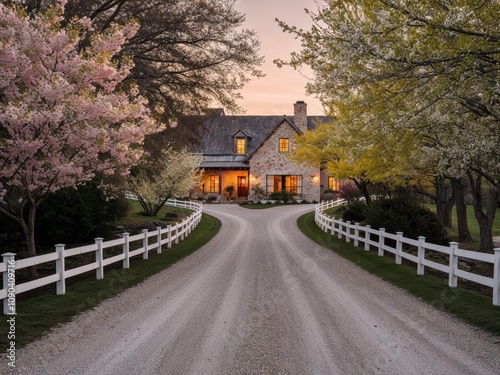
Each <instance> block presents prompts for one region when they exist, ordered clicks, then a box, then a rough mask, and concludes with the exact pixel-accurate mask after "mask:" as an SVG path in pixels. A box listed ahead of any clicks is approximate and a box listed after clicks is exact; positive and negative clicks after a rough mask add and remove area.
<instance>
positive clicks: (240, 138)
mask: <svg viewBox="0 0 500 375" xmlns="http://www.w3.org/2000/svg"><path fill="white" fill-rule="evenodd" d="M232 137H233V139H234V153H235V154H236V155H246V154H247V152H248V140H249V139H250V138H252V137H251V136H250V134H248V133H247V132H246V131H243V130H241V129H240V130H238V131H237V132H236V133H234V134H233V136H232Z"/></svg>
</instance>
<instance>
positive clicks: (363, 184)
mask: <svg viewBox="0 0 500 375" xmlns="http://www.w3.org/2000/svg"><path fill="white" fill-rule="evenodd" d="M352 181H354V184H355V185H356V187H357V188H358V189H359V191H360V192H361V194H363V197H365V202H366V204H367V205H368V206H369V205H370V204H371V201H372V198H371V196H370V193H369V192H368V185H369V184H370V182H369V181H366V180H364V179H363V178H360V179H359V181H358V180H356V179H355V178H352Z"/></svg>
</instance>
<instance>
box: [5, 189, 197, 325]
mask: <svg viewBox="0 0 500 375" xmlns="http://www.w3.org/2000/svg"><path fill="white" fill-rule="evenodd" d="M131 199H133V198H131ZM166 205H168V206H174V207H181V208H187V209H191V210H193V213H192V214H191V215H189V216H188V217H187V218H185V219H184V220H183V221H182V222H180V223H177V224H175V225H168V226H167V227H166V228H163V229H162V228H161V227H157V228H156V230H154V231H148V230H147V229H144V230H143V231H142V233H139V234H136V235H133V236H130V234H129V233H122V237H121V238H118V239H115V240H110V241H103V239H102V238H96V239H94V241H95V242H94V243H93V244H91V245H86V246H80V247H75V248H71V249H65V245H63V244H58V245H55V252H53V253H49V254H44V255H38V256H35V257H31V258H26V259H21V260H15V254H13V253H6V254H3V255H2V257H3V263H0V273H2V274H3V289H1V290H0V300H3V312H4V314H5V315H12V314H15V296H16V295H18V294H21V293H24V292H27V291H29V290H33V289H36V288H40V287H42V286H45V285H49V284H54V283H55V284H56V293H57V294H65V292H66V280H67V279H68V278H70V277H73V276H76V275H80V274H83V273H86V272H89V271H93V270H95V272H96V279H98V280H100V279H102V278H104V267H106V266H108V265H110V264H114V263H118V262H122V267H123V268H130V258H132V257H134V256H137V255H141V254H142V257H143V259H148V257H149V252H150V251H151V250H156V251H157V253H161V252H162V248H163V247H164V246H166V248H167V249H169V248H171V247H172V246H173V245H176V244H178V243H179V241H182V240H184V238H185V237H186V236H188V235H189V234H190V233H191V232H192V230H193V229H194V228H195V227H196V226H197V225H198V224H199V222H200V221H201V216H202V203H201V202H198V201H180V200H175V199H173V200H168V201H167V203H166ZM151 238H153V239H151ZM136 244H138V245H139V247H138V248H137V249H134V250H131V248H134V247H136V246H137V245H136ZM131 245H132V246H131ZM133 245H136V246H133ZM116 246H121V248H122V252H121V253H120V254H118V255H114V256H110V257H108V258H106V257H105V255H106V254H105V252H106V249H110V248H113V247H116ZM88 253H94V254H95V261H94V262H92V263H89V264H85V265H83V266H79V267H76V268H72V269H69V270H66V264H67V263H66V259H68V258H69V257H72V256H76V255H82V254H88ZM48 262H55V265H56V271H55V274H52V275H49V276H45V277H42V278H39V279H36V280H32V281H29V282H25V283H22V284H19V285H16V283H15V276H14V275H15V273H17V272H18V271H19V270H21V269H23V268H27V267H31V266H36V265H39V264H43V263H48Z"/></svg>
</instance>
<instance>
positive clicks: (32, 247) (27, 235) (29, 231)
mask: <svg viewBox="0 0 500 375" xmlns="http://www.w3.org/2000/svg"><path fill="white" fill-rule="evenodd" d="M36 209H37V206H35V205H30V207H29V214H28V222H25V221H24V220H23V218H22V217H20V218H18V220H17V222H18V223H19V225H20V226H21V228H22V230H23V234H24V240H25V242H26V248H27V250H28V257H30V258H31V257H34V256H36V244H35V215H36ZM28 270H29V273H30V274H31V276H37V266H31V267H29V268H28Z"/></svg>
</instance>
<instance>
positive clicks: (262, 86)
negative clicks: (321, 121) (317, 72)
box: [235, 0, 324, 115]
mask: <svg viewBox="0 0 500 375" xmlns="http://www.w3.org/2000/svg"><path fill="white" fill-rule="evenodd" d="M235 8H236V9H237V10H238V11H239V12H241V13H244V14H246V21H245V23H244V25H243V26H244V28H246V29H253V30H255V31H256V32H257V35H258V37H259V39H260V41H261V48H260V55H263V56H264V57H265V62H264V64H263V65H262V66H261V70H262V71H263V73H265V74H266V76H265V77H264V78H254V79H252V81H250V82H249V83H248V84H247V85H246V86H245V87H244V88H243V90H242V91H241V94H242V95H243V97H244V99H242V100H240V101H238V104H239V105H240V106H242V107H243V108H244V109H245V110H246V113H245V114H247V115H285V114H286V115H293V103H295V102H296V101H297V100H303V101H305V102H306V103H307V114H308V115H323V114H324V111H323V107H322V105H321V103H320V102H319V100H317V99H316V98H315V97H314V96H312V95H306V87H305V86H306V83H307V80H308V79H307V78H306V77H309V78H311V77H312V74H311V72H310V70H309V71H308V70H307V69H303V70H302V72H298V71H296V70H294V69H292V68H290V67H288V66H284V67H282V68H278V67H277V66H276V65H275V64H274V63H273V60H274V59H276V58H281V59H284V60H288V59H289V56H290V53H292V52H294V51H295V52H298V51H300V40H296V39H294V36H293V35H292V34H288V33H284V32H283V31H282V30H281V28H280V27H279V26H278V23H277V22H276V21H275V18H279V19H280V20H282V21H284V22H286V23H287V24H289V25H292V26H297V27H299V28H303V29H309V28H310V26H311V18H310V15H308V14H306V13H305V12H304V8H307V9H309V10H311V11H316V10H317V5H316V2H315V1H314V0H237V1H236V3H235ZM304 76H306V77H304Z"/></svg>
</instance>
